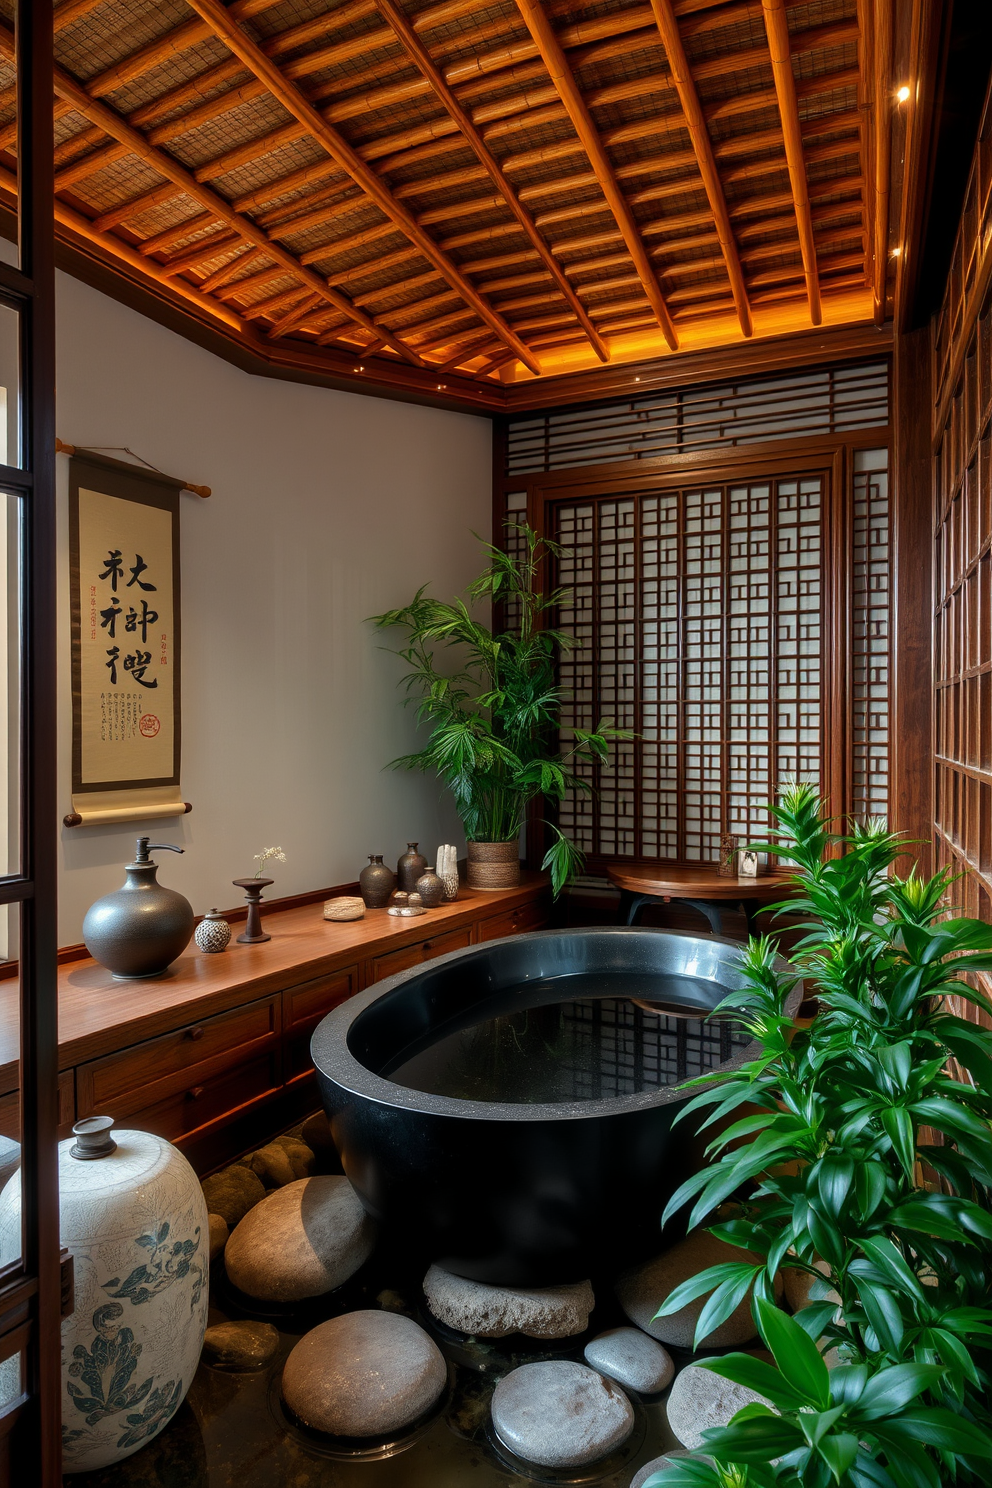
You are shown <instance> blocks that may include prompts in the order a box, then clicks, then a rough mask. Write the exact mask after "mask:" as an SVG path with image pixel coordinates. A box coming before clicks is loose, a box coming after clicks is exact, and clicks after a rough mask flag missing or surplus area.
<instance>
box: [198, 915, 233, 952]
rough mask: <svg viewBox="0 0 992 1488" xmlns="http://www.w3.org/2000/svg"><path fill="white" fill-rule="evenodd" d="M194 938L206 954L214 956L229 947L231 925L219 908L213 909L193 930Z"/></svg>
mask: <svg viewBox="0 0 992 1488" xmlns="http://www.w3.org/2000/svg"><path fill="white" fill-rule="evenodd" d="M193 939H194V940H195V941H196V943H197V945H198V946H199V948H200V950H201V951H203V953H204V955H207V956H213V955H216V953H217V952H218V951H225V950H226V949H227V946H228V943H229V941H230V939H231V927H230V925H229V924H228V923H227V921H226V920H225V918H224V916H223V915H222V914H221V912H220V910H219V909H211V910H208V911H207V913H206V914H205V915H204V916H203V919H202V920H201V921H200V923H199V924H198V925H197V927H196V929H195V930H194V931H193Z"/></svg>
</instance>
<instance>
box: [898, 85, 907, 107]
mask: <svg viewBox="0 0 992 1488" xmlns="http://www.w3.org/2000/svg"><path fill="white" fill-rule="evenodd" d="M896 97H897V98H898V100H899V102H900V103H905V102H906V100H907V98H908V97H909V85H908V84H907V83H903V85H902V87H901V88H899V89H898V91H897V92H896Z"/></svg>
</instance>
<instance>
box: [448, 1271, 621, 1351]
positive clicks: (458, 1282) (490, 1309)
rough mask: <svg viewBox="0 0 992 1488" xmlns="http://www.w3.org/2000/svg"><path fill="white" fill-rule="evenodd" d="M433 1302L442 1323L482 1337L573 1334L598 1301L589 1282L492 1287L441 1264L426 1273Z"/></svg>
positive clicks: (583, 1327) (582, 1327)
mask: <svg viewBox="0 0 992 1488" xmlns="http://www.w3.org/2000/svg"><path fill="white" fill-rule="evenodd" d="M424 1295H425V1297H426V1298H427V1305H428V1307H429V1308H430V1310H431V1312H432V1313H433V1315H434V1316H435V1317H436V1318H437V1319H438V1321H439V1322H442V1323H446V1324H447V1326H448V1327H449V1328H457V1329H458V1330H459V1331H460V1332H462V1333H470V1334H472V1335H473V1336H474V1337H476V1338H506V1337H507V1336H508V1335H509V1334H510V1333H524V1334H526V1336H527V1337H528V1338H572V1337H574V1335H575V1334H576V1333H584V1332H585V1330H586V1328H587V1327H588V1326H589V1314H590V1313H591V1312H592V1309H593V1307H594V1306H595V1302H596V1299H595V1298H594V1296H593V1294H592V1287H591V1286H590V1285H589V1283H588V1281H580V1282H576V1283H575V1284H574V1285H571V1286H559V1287H542V1288H528V1287H500V1286H486V1285H484V1284H483V1283H482V1282H480V1281H466V1279H465V1278H464V1277H463V1276H455V1275H453V1274H452V1272H450V1271H445V1270H444V1269H443V1268H442V1267H441V1266H432V1267H431V1269H430V1270H429V1271H428V1273H427V1275H426V1276H425V1277H424Z"/></svg>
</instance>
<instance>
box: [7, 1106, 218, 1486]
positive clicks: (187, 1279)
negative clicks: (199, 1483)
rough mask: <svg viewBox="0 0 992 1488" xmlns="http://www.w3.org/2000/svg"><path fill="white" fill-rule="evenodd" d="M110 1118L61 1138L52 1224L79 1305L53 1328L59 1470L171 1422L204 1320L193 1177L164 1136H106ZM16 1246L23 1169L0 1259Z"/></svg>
mask: <svg viewBox="0 0 992 1488" xmlns="http://www.w3.org/2000/svg"><path fill="white" fill-rule="evenodd" d="M112 1126H113V1122H112V1121H111V1119H110V1117H109V1116H90V1117H87V1118H86V1119H85V1120H84V1121H80V1122H77V1124H76V1125H75V1126H74V1127H73V1133H74V1137H75V1140H73V1139H69V1140H67V1141H65V1142H60V1143H59V1199H60V1214H59V1223H60V1229H61V1235H62V1244H63V1245H65V1246H67V1247H68V1249H69V1251H70V1252H71V1254H72V1258H73V1266H74V1271H75V1292H76V1299H75V1300H76V1306H75V1311H74V1312H73V1314H72V1316H71V1317H68V1318H66V1319H65V1321H64V1323H63V1324H62V1453H63V1470H64V1471H65V1472H67V1473H75V1472H88V1471H90V1470H91V1469H93V1468H98V1467H107V1466H109V1465H110V1464H111V1463H114V1462H121V1461H123V1459H124V1458H125V1457H130V1455H131V1453H132V1452H136V1451H138V1449H139V1447H143V1446H145V1444H146V1443H147V1442H149V1441H151V1439H152V1437H154V1436H157V1435H158V1433H159V1432H160V1431H161V1430H162V1428H163V1427H164V1426H166V1425H167V1424H168V1422H169V1421H171V1419H172V1417H173V1416H174V1414H175V1412H176V1410H177V1409H178V1407H179V1405H180V1404H181V1402H182V1400H183V1397H184V1396H185V1394H186V1391H187V1390H188V1389H189V1387H190V1385H191V1384H192V1382H193V1375H194V1373H195V1371H196V1365H197V1361H198V1360H199V1357H200V1350H201V1348H202V1347H203V1332H204V1329H205V1328H206V1325H207V1281H208V1275H209V1240H208V1225H207V1205H206V1201H205V1200H204V1197H203V1190H202V1189H201V1187H200V1184H199V1180H198V1179H197V1176H196V1174H195V1173H194V1172H193V1169H192V1168H191V1167H190V1165H189V1163H188V1162H187V1161H186V1159H185V1158H184V1157H183V1155H182V1153H181V1152H178V1151H177V1150H176V1148H175V1147H173V1146H172V1144H171V1143H170V1142H166V1141H165V1140H164V1139H163V1138H162V1137H153V1136H152V1135H151V1134H150V1133H149V1132H139V1131H118V1132H113V1134H111V1127H112ZM20 1253H21V1175H20V1173H15V1174H14V1176H13V1177H12V1178H11V1180H10V1182H9V1183H8V1184H7V1186H6V1188H5V1189H4V1190H3V1193H2V1194H0V1265H4V1266H5V1265H7V1264H8V1263H9V1262H11V1261H14V1260H16V1259H17V1258H18V1257H19V1255H20Z"/></svg>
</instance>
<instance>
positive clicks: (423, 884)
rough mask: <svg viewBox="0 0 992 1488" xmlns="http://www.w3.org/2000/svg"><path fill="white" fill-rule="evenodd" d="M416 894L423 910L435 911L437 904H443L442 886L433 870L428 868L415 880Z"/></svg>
mask: <svg viewBox="0 0 992 1488" xmlns="http://www.w3.org/2000/svg"><path fill="white" fill-rule="evenodd" d="M416 892H417V893H418V894H419V895H420V898H421V901H422V903H423V905H424V908H425V909H436V908H437V906H438V905H439V904H443V903H444V884H443V883H442V882H441V880H440V879H439V878H438V876H437V874H436V873H435V872H434V869H433V868H428V869H427V870H426V871H425V872H424V873H422V874H421V875H420V877H419V878H418V879H417V885H416Z"/></svg>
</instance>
